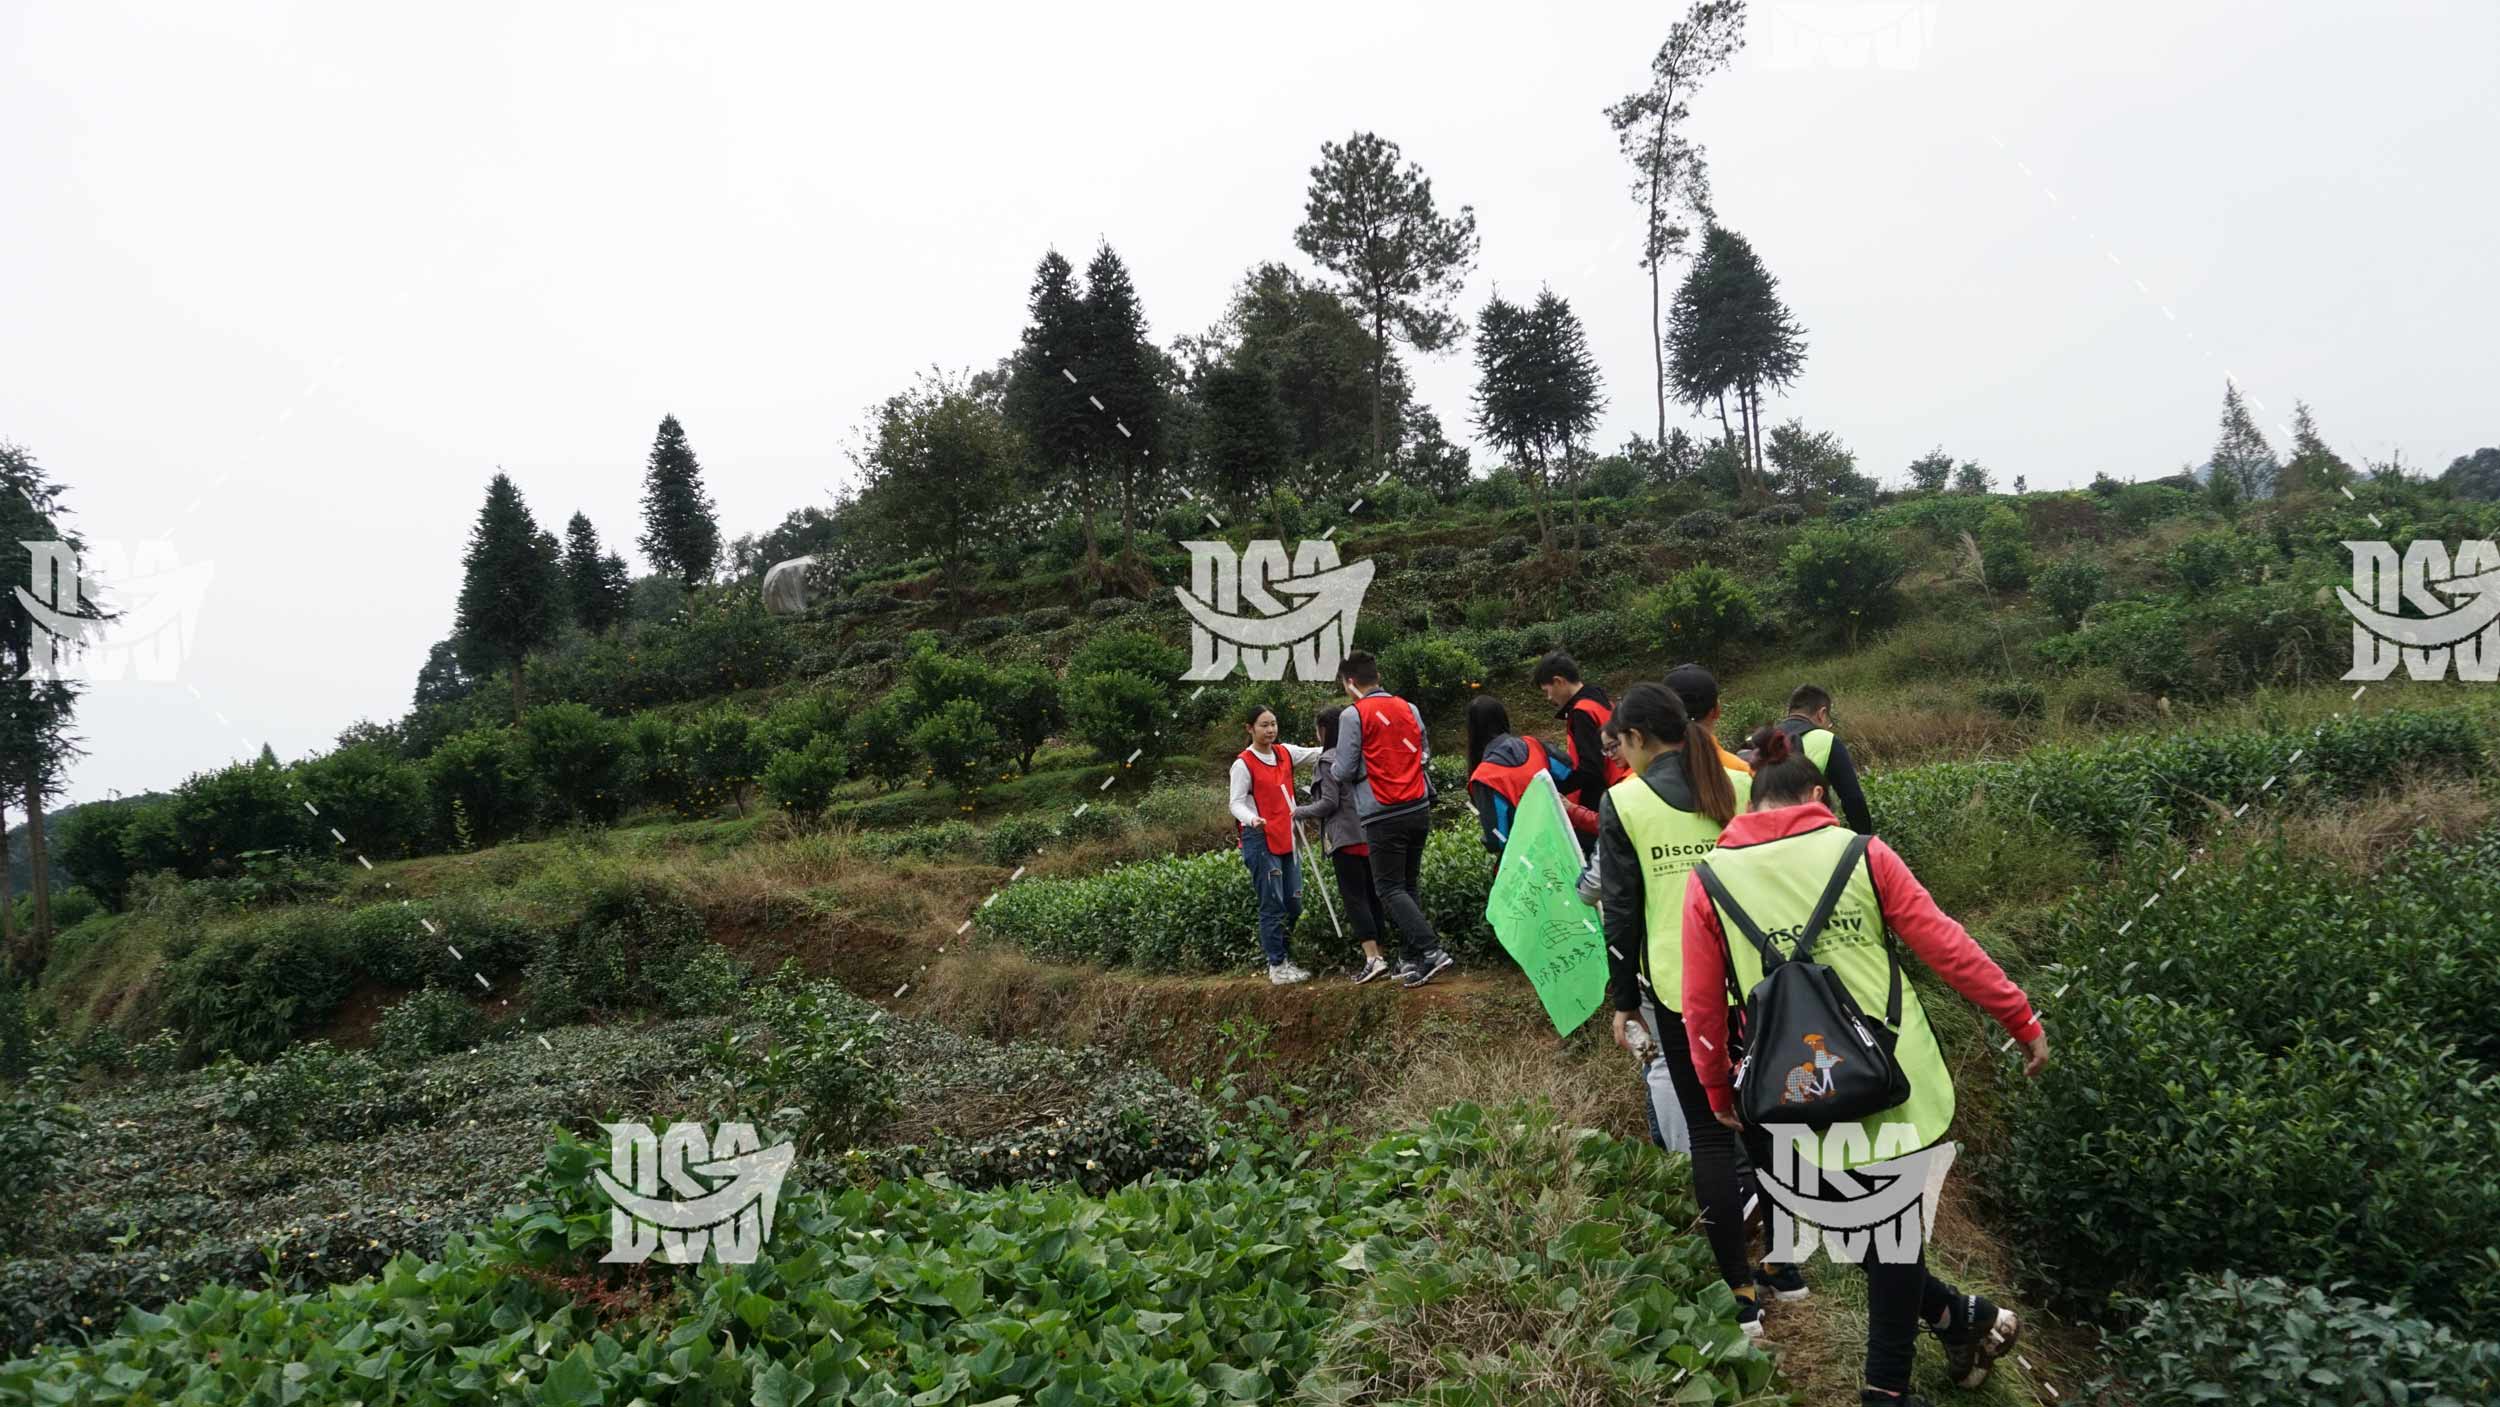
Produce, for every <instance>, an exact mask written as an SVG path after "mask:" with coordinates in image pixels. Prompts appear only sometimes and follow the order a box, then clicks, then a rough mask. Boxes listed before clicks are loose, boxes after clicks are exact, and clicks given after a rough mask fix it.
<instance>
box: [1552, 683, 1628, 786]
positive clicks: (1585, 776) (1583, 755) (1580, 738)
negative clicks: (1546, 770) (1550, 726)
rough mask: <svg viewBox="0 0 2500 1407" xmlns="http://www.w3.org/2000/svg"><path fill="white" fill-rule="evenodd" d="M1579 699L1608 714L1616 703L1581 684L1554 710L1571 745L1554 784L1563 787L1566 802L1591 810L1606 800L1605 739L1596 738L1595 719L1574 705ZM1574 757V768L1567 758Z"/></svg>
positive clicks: (1589, 685)
mask: <svg viewBox="0 0 2500 1407" xmlns="http://www.w3.org/2000/svg"><path fill="white" fill-rule="evenodd" d="M1582 699H1589V700H1591V701H1593V702H1595V703H1597V704H1598V705H1599V706H1601V707H1603V708H1604V709H1606V711H1608V712H1609V713H1611V712H1613V711H1614V707H1615V701H1614V700H1613V699H1612V698H1611V697H1609V696H1608V695H1607V693H1606V691H1605V690H1604V689H1601V688H1599V687H1598V686H1596V685H1595V684H1583V685H1581V686H1580V692H1578V693H1576V694H1573V695H1572V696H1571V698H1570V700H1569V701H1568V702H1566V703H1564V704H1563V706H1562V707H1561V708H1559V709H1557V710H1555V713H1554V716H1555V717H1556V718H1559V719H1561V720H1562V722H1563V727H1564V728H1565V729H1566V730H1568V731H1569V733H1570V734H1571V746H1570V747H1569V748H1568V749H1566V750H1565V751H1564V752H1563V764H1564V767H1565V768H1566V769H1567V770H1565V772H1564V773H1563V776H1562V779H1561V780H1560V781H1558V782H1556V783H1555V785H1556V786H1558V787H1560V788H1562V794H1563V797H1564V799H1565V800H1569V801H1576V802H1578V803H1580V804H1581V805H1582V806H1585V807H1587V808H1589V809H1590V810H1591V811H1594V810H1596V809H1597V803H1598V802H1600V801H1603V800H1604V799H1605V797H1606V740H1605V739H1604V738H1601V737H1599V736H1598V735H1597V720H1596V719H1594V718H1591V717H1589V716H1588V715H1587V714H1586V713H1583V712H1582V711H1580V710H1579V709H1578V708H1576V707H1574V706H1573V705H1575V704H1577V703H1579V702H1580V700H1582ZM1574 757H1576V758H1578V759H1579V760H1580V765H1579V766H1577V767H1572V766H1571V765H1570V761H1569V759H1571V758H1574Z"/></svg>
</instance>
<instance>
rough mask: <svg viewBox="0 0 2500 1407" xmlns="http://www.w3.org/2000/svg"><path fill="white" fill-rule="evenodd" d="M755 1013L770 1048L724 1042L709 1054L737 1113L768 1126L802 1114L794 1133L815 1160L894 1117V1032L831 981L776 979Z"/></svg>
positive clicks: (759, 995) (763, 989)
mask: <svg viewBox="0 0 2500 1407" xmlns="http://www.w3.org/2000/svg"><path fill="white" fill-rule="evenodd" d="M749 1014H750V1015H751V1017H752V1018H753V1019H754V1020H755V1021H756V1022H757V1023H759V1024H760V1025H762V1026H763V1027H764V1029H765V1031H766V1032H767V1033H768V1034H769V1037H770V1039H769V1041H768V1042H765V1043H763V1048H758V1045H757V1044H753V1043H747V1042H740V1041H735V1040H729V1039H723V1040H721V1041H719V1042H716V1043H714V1045H713V1046H712V1048H711V1052H710V1055H711V1060H712V1063H713V1066H714V1068H716V1069H718V1070H719V1071H720V1072H721V1073H722V1074H723V1075H725V1076H726V1077H727V1078H728V1080H729V1082H730V1085H731V1087H732V1088H733V1089H734V1090H735V1091H736V1095H735V1098H736V1100H737V1105H736V1107H738V1108H739V1109H741V1110H742V1111H745V1112H747V1113H749V1114H751V1115H753V1116H754V1117H756V1118H758V1119H762V1120H765V1121H768V1122H769V1121H772V1120H773V1117H774V1115H775V1114H776V1113H778V1112H779V1111H780V1110H782V1109H785V1108H787V1109H794V1110H796V1111H797V1112H798V1114H799V1117H800V1127H799V1128H798V1129H797V1130H795V1132H796V1133H797V1135H798V1137H799V1138H800V1140H801V1148H802V1150H803V1151H806V1152H810V1153H824V1152H838V1151H840V1150H842V1149H845V1148H848V1147H850V1146H852V1145H853V1144H855V1143H857V1142H859V1141H860V1140H861V1139H863V1138H865V1137H866V1136H867V1135H868V1134H869V1133H870V1132H871V1131H873V1130H874V1129H875V1128H876V1127H877V1126H878V1125H880V1124H882V1123H884V1122H885V1121H886V1120H887V1119H889V1118H891V1117H893V1114H894V1110H895V1102H894V1088H895V1084H894V1076H893V1074H892V1073H891V1072H890V1071H889V1070H888V1069H887V1068H886V1065H885V1062H884V1060H883V1059H881V1058H880V1057H881V1056H882V1054H883V1052H884V1049H885V1042H886V1035H887V1032H886V1028H885V1027H883V1026H882V1025H880V1024H879V1022H878V1021H877V1019H876V1017H877V1009H876V1008H875V1007H873V1006H870V1005H869V1004H868V1003H866V1002H863V1001H861V1000H859V999H858V998H857V997H854V996H852V995H850V994H849V993H848V992H845V991H843V990H842V989H841V987H840V986H839V985H837V984H835V983H832V982H814V983H802V982H798V981H794V980H776V981H774V982H771V983H767V984H765V985H763V986H760V987H758V988H757V989H756V991H755V994H754V998H753V1001H752V1002H751V1004H750V1008H749Z"/></svg>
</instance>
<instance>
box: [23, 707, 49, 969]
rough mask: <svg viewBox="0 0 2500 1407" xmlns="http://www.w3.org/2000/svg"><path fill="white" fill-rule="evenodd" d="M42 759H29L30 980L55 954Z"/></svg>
mask: <svg viewBox="0 0 2500 1407" xmlns="http://www.w3.org/2000/svg"><path fill="white" fill-rule="evenodd" d="M43 771H44V768H43V762H42V760H41V759H39V758H36V757H34V756H32V755H31V754H30V755H29V756H28V757H27V759H26V798H25V799H26V878H27V887H28V888H29V889H32V890H33V891H34V895H35V915H34V921H33V922H32V923H30V924H28V925H27V929H26V975H27V977H28V978H29V979H30V980H31V979H33V978H34V977H36V976H38V975H40V974H41V973H42V972H43V965H44V964H45V963H46V962H49V961H50V960H51V958H52V876H51V875H50V874H49V873H48V871H49V870H50V869H51V867H52V857H51V852H50V850H49V848H48V847H47V846H45V844H44V843H43V783H44V777H43Z"/></svg>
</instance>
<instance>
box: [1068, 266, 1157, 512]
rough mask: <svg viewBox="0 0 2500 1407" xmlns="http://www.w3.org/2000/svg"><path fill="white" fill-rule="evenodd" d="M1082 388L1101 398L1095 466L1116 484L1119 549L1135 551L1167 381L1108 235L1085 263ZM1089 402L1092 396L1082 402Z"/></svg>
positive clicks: (1133, 284)
mask: <svg viewBox="0 0 2500 1407" xmlns="http://www.w3.org/2000/svg"><path fill="white" fill-rule="evenodd" d="M1085 333H1086V337H1085V368H1084V369H1083V370H1081V371H1079V372H1078V373H1077V376H1078V379H1079V380H1080V381H1081V382H1082V383H1083V386H1082V387H1081V389H1083V390H1085V391H1086V392H1087V393H1088V394H1089V395H1091V396H1092V397H1093V398H1094V399H1095V400H1099V401H1101V402H1102V410H1101V411H1099V412H1097V414H1098V415H1099V416H1100V417H1102V419H1103V420H1104V422H1105V423H1103V424H1101V425H1100V426H1098V427H1097V428H1096V429H1095V431H1094V443H1095V445H1096V447H1097V448H1096V451H1095V454H1094V458H1093V469H1094V472H1095V473H1096V474H1098V475H1102V476H1105V477H1108V478H1109V479H1110V480H1111V481H1112V483H1114V484H1115V485H1117V486H1118V489H1119V494H1120V555H1121V557H1122V558H1124V559H1133V558H1135V556H1136V555H1137V506H1138V504H1139V502H1140V501H1142V500H1143V499H1144V498H1146V496H1147V495H1148V494H1150V493H1151V492H1152V491H1153V487H1154V483H1155V480H1156V478H1157V477H1158V476H1159V475H1160V474H1161V473H1162V470H1163V465H1162V464H1160V463H1158V462H1157V461H1156V459H1155V451H1156V449H1157V447H1159V446H1160V445H1162V443H1163V420H1164V408H1165V407H1164V402H1165V387H1164V381H1163V372H1164V368H1163V365H1162V360H1161V358H1160V357H1158V356H1157V354H1156V352H1155V348H1154V344H1153V343H1151V342H1148V341H1147V340H1146V312H1145V309H1144V308H1143V307H1141V306H1139V304H1138V301H1137V284H1136V281H1135V280H1133V279H1131V278H1130V277H1129V272H1128V265H1127V264H1125V263H1123V262H1121V260H1120V256H1119V255H1118V254H1116V253H1114V252H1113V251H1112V248H1111V245H1110V244H1109V243H1108V242H1107V241H1106V242H1105V243H1104V244H1103V245H1102V246H1101V247H1100V248H1098V249H1096V250H1095V251H1094V259H1093V262H1092V263H1090V264H1087V265H1086V266H1085ZM1087 404H1088V405H1089V407H1090V405H1091V402H1090V401H1089V402H1088V403H1087Z"/></svg>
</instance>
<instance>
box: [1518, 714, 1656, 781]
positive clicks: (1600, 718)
mask: <svg viewBox="0 0 2500 1407" xmlns="http://www.w3.org/2000/svg"><path fill="white" fill-rule="evenodd" d="M1571 708H1572V711H1573V712H1575V713H1585V714H1587V715H1588V716H1589V719H1590V721H1591V722H1594V723H1595V724H1596V725H1597V726H1598V729H1599V730H1600V731H1603V730H1604V729H1605V727H1606V723H1607V720H1609V719H1611V718H1613V717H1614V716H1615V712H1614V710H1613V709H1610V708H1608V707H1606V706H1605V705H1604V704H1602V703H1599V702H1598V701H1597V700H1595V699H1587V698H1581V699H1573V700H1572V701H1571ZM1531 741H1533V739H1531ZM1563 755H1564V756H1566V757H1568V758H1570V759H1571V770H1572V771H1574V772H1577V771H1579V770H1580V744H1579V743H1578V742H1576V741H1574V740H1573V738H1572V736H1571V729H1570V728H1569V727H1565V728H1564V729H1563ZM1631 775H1632V769H1631V768H1629V767H1626V766H1624V765H1623V764H1622V763H1620V762H1617V761H1615V760H1614V759H1613V758H1611V757H1609V758H1607V759H1606V785H1608V786H1613V785H1614V784H1615V783H1617V782H1619V781H1622V780H1623V779H1624V778H1626V777H1628V776H1631ZM1511 799H1512V800H1514V801H1516V800H1517V799H1518V798H1517V797H1513V798H1511ZM1572 800H1574V801H1577V800H1579V798H1578V797H1576V796H1575V797H1573V798H1572Z"/></svg>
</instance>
